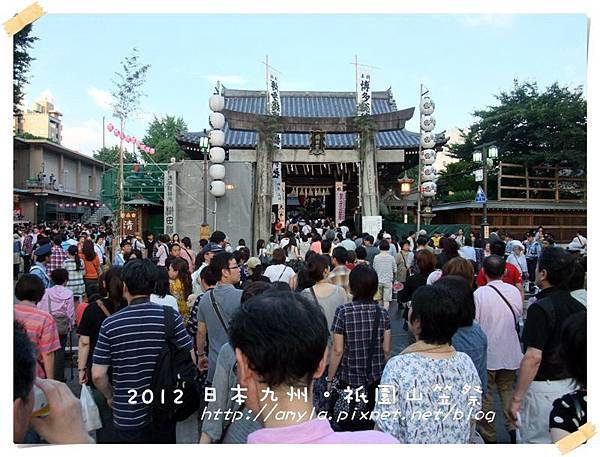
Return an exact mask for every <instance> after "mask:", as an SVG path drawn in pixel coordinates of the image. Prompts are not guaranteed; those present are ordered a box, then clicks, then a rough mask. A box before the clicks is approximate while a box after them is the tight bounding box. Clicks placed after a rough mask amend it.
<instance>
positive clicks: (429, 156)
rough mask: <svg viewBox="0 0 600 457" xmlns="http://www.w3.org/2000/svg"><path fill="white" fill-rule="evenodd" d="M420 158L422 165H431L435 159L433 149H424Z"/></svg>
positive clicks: (435, 155)
mask: <svg viewBox="0 0 600 457" xmlns="http://www.w3.org/2000/svg"><path fill="white" fill-rule="evenodd" d="M421 158H422V160H423V164H425V165H433V163H434V162H435V159H436V158H437V153H436V152H435V151H434V150H433V149H425V150H424V151H422V152H421Z"/></svg>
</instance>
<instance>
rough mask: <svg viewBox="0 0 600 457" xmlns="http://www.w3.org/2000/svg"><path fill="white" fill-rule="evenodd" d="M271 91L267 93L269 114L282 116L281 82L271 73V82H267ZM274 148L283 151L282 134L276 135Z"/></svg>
mask: <svg viewBox="0 0 600 457" xmlns="http://www.w3.org/2000/svg"><path fill="white" fill-rule="evenodd" d="M267 84H268V86H269V90H268V91H267V113H268V114H270V115H271V116H281V99H280V98H279V81H278V80H277V76H275V75H274V74H273V73H271V72H270V71H269V80H268V81H267ZM273 144H274V146H277V147H278V148H279V149H281V133H278V134H277V135H275V138H274V140H273Z"/></svg>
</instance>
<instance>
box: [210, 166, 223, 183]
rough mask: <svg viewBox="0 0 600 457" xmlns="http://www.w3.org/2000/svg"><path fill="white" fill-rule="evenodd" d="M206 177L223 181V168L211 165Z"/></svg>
mask: <svg viewBox="0 0 600 457" xmlns="http://www.w3.org/2000/svg"><path fill="white" fill-rule="evenodd" d="M208 175H209V176H210V177H211V178H212V179H223V178H224V177H225V167H224V166H223V165H220V164H213V165H211V166H210V168H209V169H208Z"/></svg>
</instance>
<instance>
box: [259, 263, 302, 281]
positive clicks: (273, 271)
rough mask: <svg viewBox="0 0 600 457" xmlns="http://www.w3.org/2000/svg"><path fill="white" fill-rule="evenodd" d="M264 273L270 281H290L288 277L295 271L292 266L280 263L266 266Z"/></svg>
mask: <svg viewBox="0 0 600 457" xmlns="http://www.w3.org/2000/svg"><path fill="white" fill-rule="evenodd" d="M264 274H265V276H266V277H267V278H269V279H270V280H271V282H277V281H281V282H290V279H291V278H292V276H294V274H295V273H294V270H293V269H292V267H288V266H287V265H281V264H280V265H271V266H268V267H267V269H266V270H265V273H264Z"/></svg>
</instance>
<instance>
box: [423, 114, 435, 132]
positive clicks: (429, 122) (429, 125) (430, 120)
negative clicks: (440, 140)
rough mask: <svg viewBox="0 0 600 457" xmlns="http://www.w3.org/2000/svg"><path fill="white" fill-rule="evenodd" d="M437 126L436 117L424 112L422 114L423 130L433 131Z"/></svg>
mask: <svg viewBox="0 0 600 457" xmlns="http://www.w3.org/2000/svg"><path fill="white" fill-rule="evenodd" d="M434 128H435V118H434V117H433V116H429V115H427V114H424V115H422V116H421V130H423V131H424V132H431V131H432V130H433V129H434Z"/></svg>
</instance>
